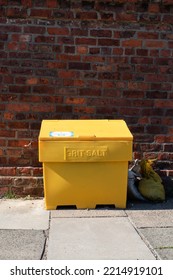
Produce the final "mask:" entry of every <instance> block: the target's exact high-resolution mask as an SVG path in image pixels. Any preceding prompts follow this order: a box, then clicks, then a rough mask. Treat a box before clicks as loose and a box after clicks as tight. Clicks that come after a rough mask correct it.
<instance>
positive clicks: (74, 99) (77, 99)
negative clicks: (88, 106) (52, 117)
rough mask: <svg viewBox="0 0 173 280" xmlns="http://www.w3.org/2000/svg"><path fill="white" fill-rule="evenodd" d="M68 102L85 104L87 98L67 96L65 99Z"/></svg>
mask: <svg viewBox="0 0 173 280" xmlns="http://www.w3.org/2000/svg"><path fill="white" fill-rule="evenodd" d="M65 103H66V104H76V105H77V104H85V103H86V99H85V98H82V97H67V98H66V99H65Z"/></svg>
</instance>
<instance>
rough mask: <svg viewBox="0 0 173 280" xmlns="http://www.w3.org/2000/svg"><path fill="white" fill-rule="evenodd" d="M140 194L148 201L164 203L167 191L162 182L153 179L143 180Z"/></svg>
mask: <svg viewBox="0 0 173 280" xmlns="http://www.w3.org/2000/svg"><path fill="white" fill-rule="evenodd" d="M138 190H139V192H140V193H141V194H142V195H143V196H144V197H145V198H147V199H149V200H153V201H164V200H165V190H164V187H163V185H162V183H160V182H156V181H154V180H153V179H152V178H151V179H147V178H143V179H141V180H140V181H139V185H138Z"/></svg>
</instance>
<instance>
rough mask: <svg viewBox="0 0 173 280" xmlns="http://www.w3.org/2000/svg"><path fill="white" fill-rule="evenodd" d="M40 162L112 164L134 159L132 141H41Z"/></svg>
mask: <svg viewBox="0 0 173 280" xmlns="http://www.w3.org/2000/svg"><path fill="white" fill-rule="evenodd" d="M39 150H40V153H39V161H40V162H100V161H101V162H102V161H103V162H110V161H128V160H131V158H132V142H131V141H117V142H116V141H71V142H70V141H63V142H62V141H40V142H39Z"/></svg>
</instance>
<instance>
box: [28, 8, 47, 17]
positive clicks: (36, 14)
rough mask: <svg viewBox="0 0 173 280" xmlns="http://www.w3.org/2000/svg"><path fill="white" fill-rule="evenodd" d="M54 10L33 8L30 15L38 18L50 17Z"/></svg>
mask: <svg viewBox="0 0 173 280" xmlns="http://www.w3.org/2000/svg"><path fill="white" fill-rule="evenodd" d="M51 14H52V11H51V10H50V9H47V10H45V9H31V11H30V17H37V18H50V17H51Z"/></svg>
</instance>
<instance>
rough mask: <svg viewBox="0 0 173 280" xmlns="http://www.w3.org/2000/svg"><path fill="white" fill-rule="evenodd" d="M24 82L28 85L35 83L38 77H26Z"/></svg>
mask: <svg viewBox="0 0 173 280" xmlns="http://www.w3.org/2000/svg"><path fill="white" fill-rule="evenodd" d="M26 83H27V84H28V85H36V84H37V83H38V78H28V79H27V81H26Z"/></svg>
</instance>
